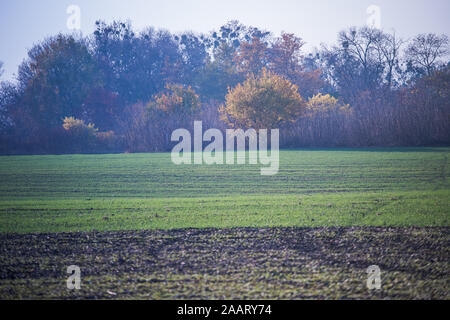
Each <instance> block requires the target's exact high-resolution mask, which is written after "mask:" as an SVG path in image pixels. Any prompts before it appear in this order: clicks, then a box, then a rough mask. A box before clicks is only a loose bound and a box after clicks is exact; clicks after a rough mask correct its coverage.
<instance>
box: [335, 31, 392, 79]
mask: <svg viewBox="0 0 450 320" xmlns="http://www.w3.org/2000/svg"><path fill="white" fill-rule="evenodd" d="M382 38H383V33H382V32H381V31H380V30H378V29H376V28H369V27H362V28H359V29H356V28H350V29H349V30H348V31H341V32H340V33H339V42H340V44H341V46H342V48H343V50H345V51H346V52H348V53H349V54H350V55H352V56H353V57H355V58H356V59H357V60H358V61H359V63H360V64H361V66H362V68H363V78H364V82H365V84H366V86H367V87H370V86H371V85H372V84H374V83H376V82H377V81H378V77H379V75H380V74H381V73H382V70H383V55H382V54H381V53H380V51H379V50H378V44H379V43H380V42H381V39H382Z"/></svg>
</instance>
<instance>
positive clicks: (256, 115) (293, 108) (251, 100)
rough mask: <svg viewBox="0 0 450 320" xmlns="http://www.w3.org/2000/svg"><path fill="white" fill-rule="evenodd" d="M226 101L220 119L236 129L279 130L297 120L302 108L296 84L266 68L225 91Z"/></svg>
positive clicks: (303, 103)
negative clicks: (283, 124) (285, 123)
mask: <svg viewBox="0 0 450 320" xmlns="http://www.w3.org/2000/svg"><path fill="white" fill-rule="evenodd" d="M225 98H226V102H225V105H223V106H222V107H221V108H220V113H221V119H222V120H224V121H225V122H226V123H227V124H228V125H230V126H231V127H236V128H254V129H263V128H267V129H274V128H278V127H279V125H280V124H282V123H284V122H293V121H295V120H296V119H298V117H299V116H300V115H301V114H302V112H303V109H304V107H305V101H304V100H303V98H302V97H301V95H300V94H299V93H298V87H297V86H296V85H294V84H292V83H291V82H290V81H288V80H286V79H284V78H283V77H281V76H279V75H277V74H275V73H272V72H270V71H267V70H265V69H263V70H262V72H261V74H260V75H258V76H255V75H253V74H252V75H250V76H249V78H248V79H247V80H246V81H245V82H244V83H242V84H238V85H237V86H236V87H235V88H233V89H228V94H227V95H226V97H225Z"/></svg>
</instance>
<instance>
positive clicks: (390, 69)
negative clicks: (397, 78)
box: [377, 32, 404, 88]
mask: <svg viewBox="0 0 450 320" xmlns="http://www.w3.org/2000/svg"><path fill="white" fill-rule="evenodd" d="M403 44H404V41H403V40H402V39H400V38H397V37H396V35H395V32H393V33H392V34H387V33H383V34H382V35H381V36H380V37H379V38H378V41H377V48H378V50H379V52H380V53H381V54H382V56H383V58H384V63H385V69H386V70H385V73H386V82H387V83H386V85H387V87H388V88H391V87H392V83H393V80H394V74H395V70H396V69H398V68H397V67H398V65H399V60H400V48H401V46H402V45H403Z"/></svg>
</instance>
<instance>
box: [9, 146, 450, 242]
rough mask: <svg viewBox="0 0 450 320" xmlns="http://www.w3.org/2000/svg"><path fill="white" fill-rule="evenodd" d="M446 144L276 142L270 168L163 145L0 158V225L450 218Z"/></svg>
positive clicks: (43, 228) (435, 221)
mask: <svg viewBox="0 0 450 320" xmlns="http://www.w3.org/2000/svg"><path fill="white" fill-rule="evenodd" d="M449 152H450V148H399V149H348V150H342V149H338V150H296V151H281V153H280V171H279V173H278V174H277V175H275V176H261V175H260V165H212V166H207V165H201V166H199V165H181V166H176V165H174V164H172V162H171V161H170V154H169V153H159V154H117V155H58V156H8V157H0V181H1V184H0V232H8V233H29V232H73V231H93V230H99V231H107V230H141V229H173V228H188V227H195V228H205V227H217V228H225V227H226V228H228V227H246V226H249V227H273V226H279V227H281V226H283V227H288V226H301V227H317V226H448V225H450V215H449V213H450V210H449V198H450V188H449V182H448V179H447V175H448V172H449V167H450V166H448V164H449V161H450V160H448V157H447V155H448V153H449Z"/></svg>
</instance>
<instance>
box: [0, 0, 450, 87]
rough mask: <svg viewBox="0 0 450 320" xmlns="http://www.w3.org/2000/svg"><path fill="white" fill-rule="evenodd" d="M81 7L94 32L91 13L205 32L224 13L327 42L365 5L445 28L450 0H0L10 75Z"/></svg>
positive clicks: (401, 24)
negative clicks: (73, 8) (34, 47)
mask: <svg viewBox="0 0 450 320" xmlns="http://www.w3.org/2000/svg"><path fill="white" fill-rule="evenodd" d="M70 5H77V6H79V8H80V11H81V31H82V32H83V34H84V35H86V34H89V33H91V32H93V30H94V22H95V20H98V19H102V20H105V21H107V22H109V21H112V20H114V19H121V20H128V19H129V20H131V22H132V24H133V26H134V28H135V29H136V30H138V31H139V30H141V29H142V28H144V27H147V26H153V27H155V28H164V29H168V30H170V31H172V32H179V31H185V30H191V31H195V32H205V33H206V32H209V31H211V30H213V29H217V28H218V27H220V26H221V25H223V24H225V23H226V22H227V21H229V20H236V19H237V20H239V21H240V22H242V23H244V24H246V25H252V26H255V27H259V28H261V29H267V30H269V31H272V32H274V33H275V35H278V34H279V33H280V32H281V31H286V32H292V33H295V34H297V35H298V36H300V37H302V38H303V39H304V40H305V41H306V42H307V43H308V47H307V48H308V49H311V48H313V47H315V46H319V45H320V43H328V44H330V43H333V42H334V41H335V39H336V35H337V32H338V31H340V30H342V29H344V28H347V27H350V26H361V25H364V24H365V23H366V21H367V19H368V17H369V14H368V13H367V8H368V7H369V6H370V5H376V6H378V7H379V8H380V18H381V19H380V22H381V27H382V29H384V30H387V31H391V30H393V29H395V31H396V32H397V34H398V35H400V36H402V37H404V38H410V37H412V36H414V35H416V34H418V33H428V32H435V33H438V34H443V33H445V34H447V35H449V33H450V32H449V31H450V19H449V18H448V15H449V13H450V0H378V1H377V0H312V1H306V0H272V1H267V0H221V1H215V0H185V1H181V0H159V1H156V0H122V1H118V0H68V1H66V0H39V1H34V0H0V39H1V45H0V61H3V62H4V69H5V74H4V75H3V76H2V78H1V79H0V80H11V79H13V78H14V74H15V73H16V72H17V67H18V65H19V64H20V62H21V61H22V60H23V59H24V58H25V57H26V54H27V50H28V49H30V48H31V46H32V45H33V44H34V43H36V42H38V41H40V40H42V39H44V38H45V37H47V36H50V35H54V34H57V33H58V32H64V33H70V30H69V29H68V28H67V26H66V22H67V19H68V17H69V14H67V12H66V11H67V8H68V7H69V6H70Z"/></svg>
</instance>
